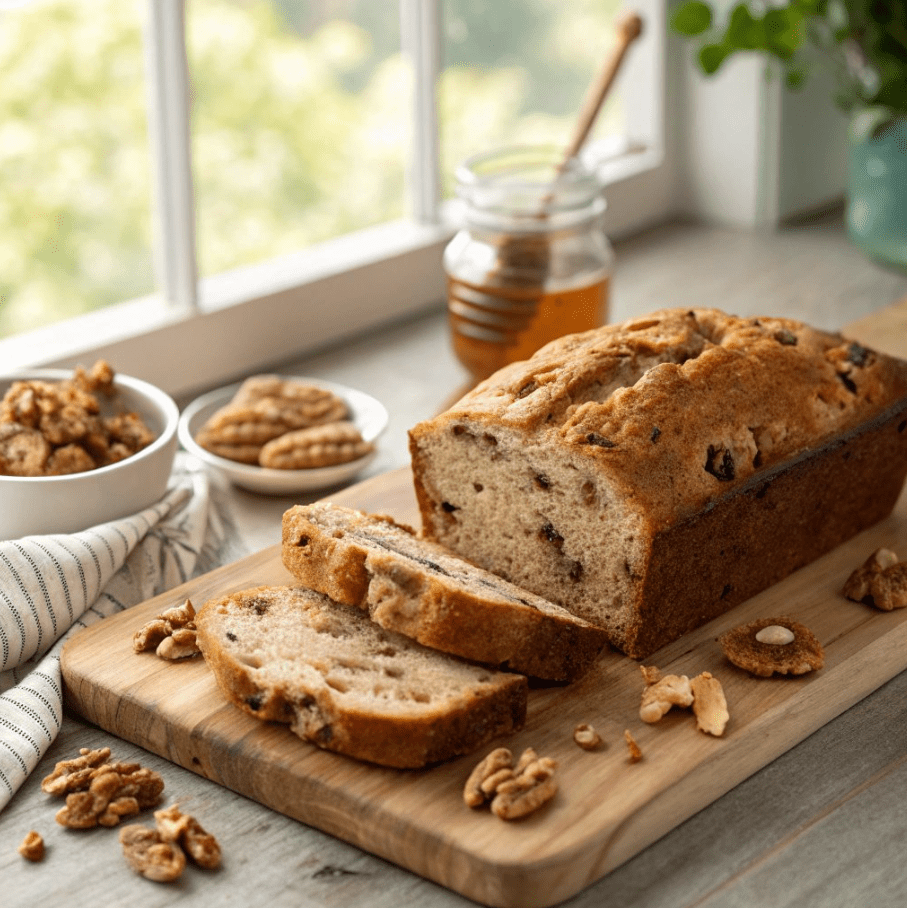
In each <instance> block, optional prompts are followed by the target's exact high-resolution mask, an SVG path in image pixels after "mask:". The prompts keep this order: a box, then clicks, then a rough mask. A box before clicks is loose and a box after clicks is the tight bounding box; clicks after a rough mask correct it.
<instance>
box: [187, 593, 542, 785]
mask: <svg viewBox="0 0 907 908" xmlns="http://www.w3.org/2000/svg"><path fill="white" fill-rule="evenodd" d="M196 625H197V627H198V644H199V648H200V649H201V651H202V653H203V655H204V657H205V660H206V662H207V664H208V666H209V667H210V668H211V671H212V672H213V674H214V677H215V678H216V679H217V683H218V685H219V686H220V688H221V690H222V691H223V692H224V694H225V695H226V697H227V699H228V700H230V701H231V702H232V703H234V704H235V705H236V706H238V707H239V708H240V709H242V710H244V711H245V712H247V713H249V715H252V716H255V717H256V718H259V719H263V720H270V721H275V722H284V723H288V724H289V725H290V727H291V728H292V730H293V731H294V732H295V733H296V734H297V735H299V736H300V737H301V738H303V739H305V740H306V741H310V742H311V743H313V744H316V745H317V746H318V747H322V748H324V749H326V750H331V751H336V752H337V753H342V754H346V755H348V756H351V757H356V758H358V759H360V760H367V761H370V762H372V763H378V764H381V765H383V766H392V767H398V768H417V767H421V766H426V765H429V764H431V763H437V762H440V761H442V760H446V759H449V758H450V757H454V756H457V755H459V754H466V753H470V752H472V751H474V750H476V749H477V748H479V747H481V746H482V745H483V744H485V743H487V742H488V741H490V740H491V739H492V738H494V737H496V736H497V735H506V734H510V733H512V732H514V731H517V730H519V729H520V728H521V727H522V725H523V723H524V721H525V718H526V699H527V688H528V684H527V681H526V679H525V678H524V677H522V676H521V675H511V674H505V673H503V672H495V671H491V670H489V669H486V668H483V667H480V666H476V665H471V664H469V663H467V662H463V661H461V660H459V659H455V658H453V657H451V656H447V655H445V654H443V653H439V652H436V651H434V650H430V649H427V648H425V647H423V646H420V645H419V644H418V643H415V642H413V641H412V640H410V639H409V638H408V637H404V636H402V635H401V634H394V633H391V632H389V631H386V630H384V629H383V628H381V627H379V626H378V625H377V624H375V623H374V622H372V621H369V619H368V616H367V615H366V614H365V613H364V612H362V611H361V610H360V609H357V608H351V607H349V606H344V605H340V604H338V603H335V602H332V601H331V600H330V599H328V597H326V596H323V595H321V594H320V593H316V592H314V591H312V590H305V589H296V588H293V587H279V586H265V587H256V588H254V589H248V590H243V591H241V592H237V593H234V594H232V595H229V596H224V597H222V598H219V599H212V600H209V601H208V602H206V603H205V605H204V606H203V607H202V608H201V609H200V610H199V612H198V614H197V615H196Z"/></svg>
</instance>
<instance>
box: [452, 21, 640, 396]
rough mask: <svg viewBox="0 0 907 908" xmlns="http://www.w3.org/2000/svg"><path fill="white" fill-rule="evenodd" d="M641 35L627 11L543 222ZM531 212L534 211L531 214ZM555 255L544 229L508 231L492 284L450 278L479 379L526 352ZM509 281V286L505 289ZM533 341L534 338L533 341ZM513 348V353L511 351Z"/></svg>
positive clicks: (464, 353)
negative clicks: (522, 232) (520, 232)
mask: <svg viewBox="0 0 907 908" xmlns="http://www.w3.org/2000/svg"><path fill="white" fill-rule="evenodd" d="M641 34H642V19H641V18H640V16H639V15H638V14H637V13H634V12H630V13H627V14H625V15H623V16H621V17H620V18H619V19H618V20H617V22H616V40H615V43H614V45H613V46H612V48H611V51H610V53H609V54H608V57H607V58H606V60H605V62H604V64H603V65H602V67H601V69H600V70H599V71H598V73H597V74H596V76H595V79H594V80H593V81H592V83H591V84H590V85H589V87H588V89H587V90H586V94H585V96H584V98H583V101H582V104H581V106H580V111H579V114H578V116H577V121H576V124H575V127H574V130H573V134H572V136H571V139H570V142H569V143H568V145H567V146H566V149H565V151H564V153H563V156H562V157H561V158H560V160H559V163H558V164H557V165H556V166H555V170H554V179H553V181H552V183H551V189H550V191H548V192H545V194H544V195H543V196H542V197H541V198H540V199H539V201H538V206H539V208H538V212H537V214H536V215H535V217H537V218H538V219H539V220H540V221H541V220H545V219H547V218H549V217H550V216H552V211H551V204H552V202H553V201H554V200H555V196H556V193H557V181H558V178H559V177H561V176H562V174H564V172H565V171H566V170H567V168H568V167H569V166H570V164H571V162H573V161H574V160H575V159H576V157H577V156H578V154H579V152H580V151H581V149H582V147H583V145H584V144H585V142H586V140H587V139H588V137H589V134H590V133H591V131H592V127H593V126H594V125H595V121H596V119H597V117H598V114H599V112H600V111H601V109H602V106H603V105H604V102H605V100H606V98H607V97H608V94H609V92H610V90H611V88H612V86H613V84H614V81H615V79H616V77H617V74H618V72H619V71H620V68H621V65H622V64H623V61H624V59H625V58H626V55H627V51H628V50H629V49H630V46H631V45H632V44H633V42H634V41H636V39H637V38H639V36H640V35H641ZM529 217H530V218H532V217H533V215H532V214H529ZM549 260H550V254H549V241H548V238H547V237H546V236H545V234H544V232H542V231H540V232H539V233H538V234H534V233H532V232H530V233H529V234H526V235H512V236H506V235H505V236H502V237H501V241H500V244H499V245H498V251H497V263H496V265H495V266H494V268H493V269H492V270H491V271H490V272H489V273H488V274H487V276H486V277H487V279H488V283H485V282H484V281H483V285H484V286H481V287H478V286H476V287H469V286H467V285H465V284H463V283H462V282H457V281H449V282H448V286H449V295H448V309H449V313H450V323H451V329H452V331H453V335H454V348H455V350H456V353H457V356H458V357H459V358H460V360H461V362H462V363H463V364H464V365H466V366H467V368H469V370H470V372H472V374H473V379H475V380H478V379H480V378H483V377H485V375H487V374H490V372H492V371H494V370H495V369H497V368H499V367H500V366H501V365H504V363H505V362H507V361H510V360H511V359H512V358H513V356H512V355H511V354H514V355H516V354H517V353H518V352H521V351H517V350H516V348H515V347H514V344H515V342H516V338H522V340H521V341H520V342H521V343H522V344H523V345H524V346H525V345H526V344H527V342H529V341H530V338H531V335H532V333H533V328H532V327H531V326H532V323H533V321H534V319H535V318H536V313H537V311H538V302H539V300H540V299H541V298H542V297H543V296H544V293H545V290H544V287H545V283H546V280H547V276H548V272H549ZM505 272H506V273H507V275H508V276H507V277H506V278H505V277H504V276H503V275H504V273H505ZM504 286H506V287H508V288H509V289H507V290H504V289H503V288H504ZM495 288H498V289H495ZM537 327H538V326H536V328H537ZM533 344H534V341H532V342H531V343H529V345H530V346H532V345H533ZM539 345H540V344H539ZM508 348H510V352H509V353H508V352H505V351H507V350H508ZM530 352H531V351H530ZM516 358H522V355H516Z"/></svg>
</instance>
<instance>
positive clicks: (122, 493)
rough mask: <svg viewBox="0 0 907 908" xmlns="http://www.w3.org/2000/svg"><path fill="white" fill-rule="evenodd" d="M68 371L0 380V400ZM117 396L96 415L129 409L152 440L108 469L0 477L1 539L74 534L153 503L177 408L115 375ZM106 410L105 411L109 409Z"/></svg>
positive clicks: (173, 444) (165, 476) (171, 447)
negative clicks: (20, 384)
mask: <svg viewBox="0 0 907 908" xmlns="http://www.w3.org/2000/svg"><path fill="white" fill-rule="evenodd" d="M72 374H73V373H72V370H71V369H32V370H29V371H26V372H21V373H16V374H15V375H7V376H4V377H2V378H0V397H2V396H3V395H4V394H6V391H7V390H8V388H9V387H10V385H11V384H12V383H13V382H14V381H20V380H39V381H62V380H63V379H67V378H72ZM114 386H115V387H116V388H117V390H118V392H119V393H118V394H117V396H116V397H115V398H114V399H113V400H112V401H111V402H110V403H106V402H105V401H104V399H103V396H101V412H102V413H109V414H112V413H114V412H118V411H119V410H121V409H126V410H133V411H135V412H136V413H138V414H139V415H140V416H141V417H142V418H143V419H144V420H145V423H146V425H147V426H148V428H149V429H151V431H152V432H153V433H154V435H155V440H154V441H153V442H152V443H151V444H150V445H148V447H146V448H143V449H142V450H141V451H139V452H138V453H136V454H133V455H132V456H131V457H127V458H126V459H125V460H121V461H120V462H119V463H114V464H110V466H106V467H99V468H98V469H96V470H89V471H86V472H84V473H70V474H67V475H65V476H2V475H0V537H2V538H3V539H18V538H19V537H21V536H31V535H39V534H40V535H43V534H46V533H74V532H78V531H79V530H85V529H88V527H92V526H96V525H97V524H99V523H106V522H107V521H109V520H115V519H117V518H119V517H127V516H128V515H130V514H134V513H136V512H137V511H141V510H143V509H144V508H147V507H149V506H150V505H152V504H154V503H155V502H156V501H157V500H158V499H159V498H161V497H162V496H163V495H164V493H165V492H166V491H167V482H168V480H169V479H170V471H171V470H172V469H173V459H174V457H175V456H176V448H177V438H176V429H177V424H178V422H179V408H178V407H177V406H176V403H175V402H174V401H173V399H172V398H171V397H169V396H168V395H167V394H165V393H164V392H163V391H161V390H160V389H159V388H156V387H155V386H154V385H151V384H148V382H145V381H141V380H140V379H137V378H131V377H130V376H128V375H120V374H119V373H117V375H116V376H115V378H114ZM108 408H109V410H108Z"/></svg>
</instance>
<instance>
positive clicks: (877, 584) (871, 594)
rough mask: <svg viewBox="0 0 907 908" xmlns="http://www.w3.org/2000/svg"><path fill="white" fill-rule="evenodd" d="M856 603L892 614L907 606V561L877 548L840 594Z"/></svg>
mask: <svg viewBox="0 0 907 908" xmlns="http://www.w3.org/2000/svg"><path fill="white" fill-rule="evenodd" d="M841 592H842V593H843V594H844V595H845V596H846V597H847V598H848V599H852V600H853V601H854V602H865V603H866V604H867V605H872V606H874V607H875V608H877V609H881V610H882V611H885V612H890V611H892V610H893V609H896V608H904V607H905V606H907V562H903V561H898V556H897V555H896V554H895V553H894V552H892V551H891V549H877V550H876V551H875V552H873V553H872V554H871V555H870V556H869V558H867V559H866V561H864V562H863V564H861V565H860V567H858V568H857V569H856V570H855V571H854V572H853V573H852V574H851V575H850V577H848V578H847V582H846V583H845V584H844V588H843V590H842V591H841Z"/></svg>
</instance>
